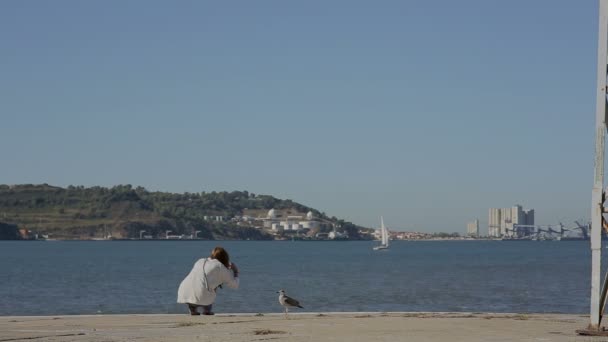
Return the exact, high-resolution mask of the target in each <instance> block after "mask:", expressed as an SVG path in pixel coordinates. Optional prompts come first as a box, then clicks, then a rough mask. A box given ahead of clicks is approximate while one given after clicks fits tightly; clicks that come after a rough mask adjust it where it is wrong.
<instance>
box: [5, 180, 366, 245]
mask: <svg viewBox="0 0 608 342" xmlns="http://www.w3.org/2000/svg"><path fill="white" fill-rule="evenodd" d="M269 209H275V210H276V211H278V212H280V213H282V214H284V215H296V216H297V215H299V216H305V215H306V213H308V212H311V213H312V214H313V215H314V217H315V218H316V219H317V220H318V221H319V222H320V225H319V227H318V229H316V230H315V231H309V232H307V233H308V235H298V237H311V236H314V235H313V234H314V233H318V232H321V233H322V232H328V231H330V230H332V229H333V227H334V226H335V227H339V229H340V231H341V232H344V233H346V234H348V236H349V238H350V239H362V238H368V237H367V235H363V236H362V235H361V234H360V233H359V231H360V230H361V229H362V227H359V226H356V225H354V224H352V223H350V222H344V221H343V220H338V219H337V218H335V217H331V218H329V217H327V216H326V215H325V213H321V212H319V211H318V210H316V209H313V208H309V207H306V206H304V205H302V204H299V203H296V202H293V201H291V200H281V199H277V198H274V197H272V196H268V195H256V194H253V193H249V192H247V191H233V192H210V193H205V192H202V193H184V194H175V193H166V192H150V191H148V190H146V189H145V188H142V187H136V188H133V187H132V186H131V185H118V186H114V187H112V188H104V187H90V188H86V187H83V186H68V187H67V188H61V187H55V186H51V185H48V184H42V185H32V184H23V185H10V186H9V185H0V239H12V238H33V237H35V236H36V235H37V236H38V237H41V236H46V237H47V238H55V239H106V238H113V239H133V238H140V237H147V238H151V239H162V238H166V237H167V236H170V237H175V238H178V237H179V238H188V237H198V238H201V239H208V240H225V239H228V240H230V239H235V240H245V239H250V240H269V239H275V238H285V237H286V235H289V233H288V232H287V233H282V232H281V233H277V232H272V231H271V230H270V229H264V227H263V221H262V220H261V218H262V217H265V215H266V213H267V212H268V210H269Z"/></svg>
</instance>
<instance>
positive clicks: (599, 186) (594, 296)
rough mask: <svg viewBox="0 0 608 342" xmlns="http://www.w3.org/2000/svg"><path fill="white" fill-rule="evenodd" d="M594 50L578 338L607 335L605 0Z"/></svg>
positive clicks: (601, 4) (607, 41)
mask: <svg viewBox="0 0 608 342" xmlns="http://www.w3.org/2000/svg"><path fill="white" fill-rule="evenodd" d="M598 24H599V25H598V49H597V88H596V106H595V108H596V111H595V163H594V164H595V169H594V175H593V177H594V179H593V190H592V192H591V232H590V235H591V300H590V315H589V317H590V322H589V326H588V327H587V328H586V329H582V330H577V332H578V333H579V334H582V335H604V336H608V330H606V329H605V328H603V327H602V326H601V323H602V322H601V321H602V315H603V313H604V305H605V303H606V294H607V291H606V289H607V282H606V280H604V285H603V286H602V287H600V281H601V280H600V274H601V258H602V236H601V231H602V229H603V221H604V217H603V215H604V212H605V210H604V199H605V194H604V153H605V137H606V121H607V120H606V106H607V101H606V93H607V91H606V90H607V85H608V84H607V78H606V77H607V76H608V74H607V67H608V0H599V21H598Z"/></svg>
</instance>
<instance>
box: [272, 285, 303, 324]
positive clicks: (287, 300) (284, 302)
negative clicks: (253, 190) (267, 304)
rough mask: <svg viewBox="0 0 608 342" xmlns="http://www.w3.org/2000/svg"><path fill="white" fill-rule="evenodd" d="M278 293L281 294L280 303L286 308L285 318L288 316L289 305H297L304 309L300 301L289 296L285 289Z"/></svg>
mask: <svg viewBox="0 0 608 342" xmlns="http://www.w3.org/2000/svg"><path fill="white" fill-rule="evenodd" d="M277 293H278V294H279V303H281V305H283V307H284V308H285V318H287V312H288V311H289V307H293V306H295V307H298V308H302V309H304V307H303V306H302V305H300V302H298V301H297V300H295V299H293V298H291V297H289V296H287V295H286V294H285V290H280V291H278V292H277Z"/></svg>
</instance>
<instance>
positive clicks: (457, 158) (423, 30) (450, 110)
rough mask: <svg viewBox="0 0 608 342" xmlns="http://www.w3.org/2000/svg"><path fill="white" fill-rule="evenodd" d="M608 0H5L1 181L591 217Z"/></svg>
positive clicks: (374, 215) (460, 219)
mask: <svg viewBox="0 0 608 342" xmlns="http://www.w3.org/2000/svg"><path fill="white" fill-rule="evenodd" d="M597 7H598V4H597V1H592V0H584V1H576V0H569V1H563V0H559V1H556V0H534V1H529V0H514V1H498V0H463V1H449V0H437V1H427V0H417V1H405V0H403V1H401V0H400V1H353V0H348V1H328V0H322V1H313V0H307V1H283V0H276V1H263V0H262V1H150V0H145V1H144V0H130V1H123V0H113V1H110V0H104V1H80V0H74V1H63V0H58V1H23V0H4V1H0V119H1V121H0V153H1V157H0V161H1V162H0V183H5V184H19V183H49V184H52V185H57V186H67V185H70V184H74V185H85V186H93V185H100V186H113V185H117V184H132V185H133V186H136V185H140V186H144V187H146V188H147V189H149V190H159V191H170V192H185V191H188V192H200V191H223V190H226V191H233V190H247V191H250V192H253V193H256V194H257V193H259V194H269V195H273V196H276V197H279V198H284V199H285V198H289V199H292V200H294V201H297V202H300V203H303V204H305V205H309V206H312V207H314V208H317V209H319V210H321V211H324V212H326V213H327V214H328V215H330V216H337V217H340V218H344V219H346V220H349V221H352V222H354V223H357V224H361V225H365V226H378V225H379V216H380V215H383V216H384V220H385V222H386V224H387V226H389V227H390V228H391V229H395V230H418V231H429V232H430V231H449V232H455V231H458V232H461V233H463V232H464V231H465V230H466V223H467V221H471V220H473V219H475V218H479V219H480V221H481V230H482V232H487V219H488V208H490V207H509V206H512V205H515V204H521V205H523V206H524V208H526V209H528V208H534V209H535V210H536V223H537V224H554V223H557V222H559V221H564V223H572V222H573V221H574V220H576V219H584V220H587V219H588V217H589V213H590V203H591V187H592V181H593V148H594V126H595V121H594V120H595V82H596V65H597V62H596V58H597V16H598V14H597V11H598V10H597Z"/></svg>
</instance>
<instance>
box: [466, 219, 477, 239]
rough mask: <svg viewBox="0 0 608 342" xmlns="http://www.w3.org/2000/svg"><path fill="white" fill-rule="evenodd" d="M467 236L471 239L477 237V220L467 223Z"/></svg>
mask: <svg viewBox="0 0 608 342" xmlns="http://www.w3.org/2000/svg"><path fill="white" fill-rule="evenodd" d="M467 235H468V236H471V237H479V220H478V219H475V221H473V222H469V223H467Z"/></svg>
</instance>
